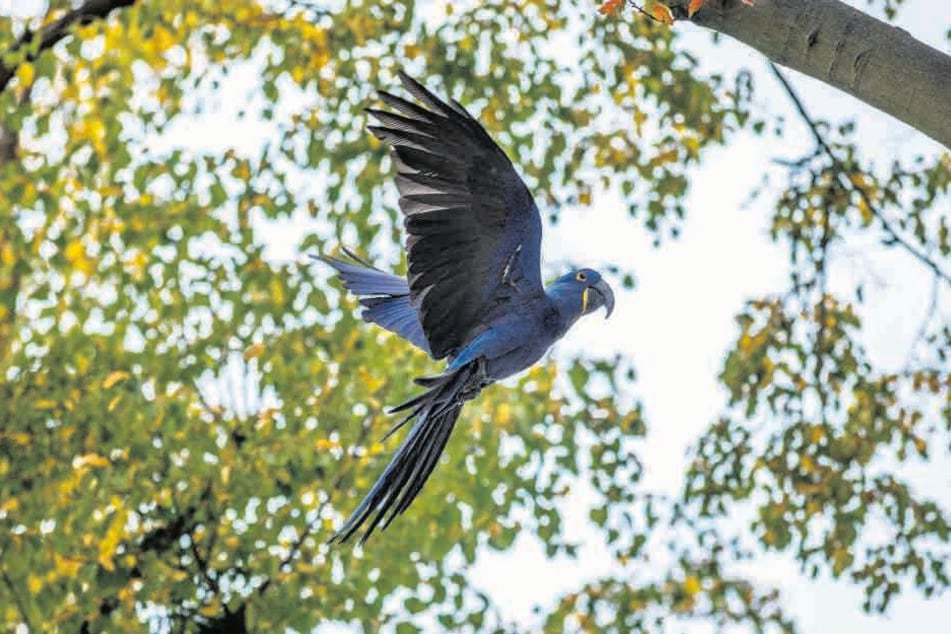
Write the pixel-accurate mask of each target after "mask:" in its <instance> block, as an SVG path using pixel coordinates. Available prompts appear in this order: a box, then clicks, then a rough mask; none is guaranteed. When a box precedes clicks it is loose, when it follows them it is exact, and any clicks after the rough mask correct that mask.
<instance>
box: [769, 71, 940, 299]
mask: <svg viewBox="0 0 951 634" xmlns="http://www.w3.org/2000/svg"><path fill="white" fill-rule="evenodd" d="M769 68H770V70H772V71H773V74H774V75H776V78H777V79H778V80H779V82H780V83H781V84H782V85H783V88H784V89H785V90H786V94H787V95H789V98H790V100H792V102H793V104H794V105H795V106H796V110H797V111H798V112H799V115H800V116H801V117H802V119H803V121H805V122H806V124H807V125H808V126H809V129H810V130H811V131H812V136H813V138H815V140H816V143H817V144H818V145H819V147H820V148H821V149H822V151H823V152H824V153H825V155H826V156H828V157H829V160H831V161H832V165H833V167H835V169H836V178H837V179H838V180H839V182H840V184H841V185H842V186H843V187H844V188H845V190H846V191H849V190H853V191H855V192H857V193H858V195H859V197H860V198H861V199H862V202H864V203H865V205H866V207H868V209H869V212H870V213H871V214H872V215H873V216H874V217H875V218H877V219H878V221H879V222H880V223H881V224H882V229H884V230H885V233H887V234H888V236H889V238H890V239H891V240H892V241H894V242H895V243H897V244H899V245H901V246H902V248H904V249H905V251H907V252H908V253H910V254H911V255H913V256H914V257H915V258H917V259H918V260H920V261H921V262H922V263H923V264H924V265H925V266H927V267H928V268H929V269H931V270H932V271H934V274H935V275H936V276H937V277H939V278H941V279H942V280H944V281H945V282H947V283H948V284H951V274H948V273H946V272H945V271H944V270H942V269H941V267H940V266H938V263H937V262H935V261H934V260H932V259H931V258H930V257H929V256H928V254H927V253H923V252H922V251H920V250H919V249H917V248H916V247H915V245H913V244H912V243H911V242H909V241H908V240H907V239H906V238H905V237H903V236H902V235H901V234H900V233H899V232H898V230H897V229H895V228H894V227H893V226H892V224H891V222H889V220H888V218H886V217H885V215H884V214H883V213H882V212H881V210H879V209H878V207H877V206H876V205H875V204H874V203H873V202H872V197H871V196H870V195H869V194H868V192H867V191H865V187H863V186H861V185H859V184H857V183H854V182H852V181H851V180H849V179H848V178H846V176H845V175H846V173H847V172H848V171H849V170H848V169H847V168H846V166H845V165H844V164H843V163H842V161H840V160H839V157H838V156H836V155H835V152H833V151H832V148H830V147H829V144H828V143H826V140H825V139H824V138H823V136H822V134H821V133H820V132H819V128H818V127H817V126H816V123H815V121H813V119H812V117H810V116H809V113H808V112H806V108H805V106H804V105H803V103H802V100H801V99H800V98H799V95H798V94H796V91H795V89H793V87H792V85H791V84H790V83H789V81H788V80H787V79H786V77H785V75H783V73H782V71H781V70H779V67H778V66H776V64H774V63H773V62H770V63H769Z"/></svg>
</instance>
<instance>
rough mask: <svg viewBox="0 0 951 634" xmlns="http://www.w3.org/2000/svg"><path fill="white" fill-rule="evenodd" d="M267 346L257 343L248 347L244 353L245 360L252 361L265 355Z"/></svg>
mask: <svg viewBox="0 0 951 634" xmlns="http://www.w3.org/2000/svg"><path fill="white" fill-rule="evenodd" d="M264 350H265V346H264V343H261V342H259V343H256V344H253V345H250V346H248V347H247V348H246V349H245V351H244V360H245V361H250V360H251V359H257V358H258V357H260V356H261V355H262V354H264Z"/></svg>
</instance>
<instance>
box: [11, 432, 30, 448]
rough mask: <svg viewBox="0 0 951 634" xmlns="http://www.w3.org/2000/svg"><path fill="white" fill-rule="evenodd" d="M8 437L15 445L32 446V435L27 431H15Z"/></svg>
mask: <svg viewBox="0 0 951 634" xmlns="http://www.w3.org/2000/svg"><path fill="white" fill-rule="evenodd" d="M6 437H7V438H9V439H10V441H11V442H13V444H14V445H29V444H30V435H29V434H28V433H26V432H25V431H15V432H11V433H9V434H6Z"/></svg>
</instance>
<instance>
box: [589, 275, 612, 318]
mask: <svg viewBox="0 0 951 634" xmlns="http://www.w3.org/2000/svg"><path fill="white" fill-rule="evenodd" d="M591 289H592V290H593V291H595V292H596V293H597V294H598V295H600V296H601V303H602V304H603V305H604V310H605V315H604V318H605V319H607V318H608V317H610V316H611V313H613V312H614V291H612V290H611V287H610V286H608V283H607V282H605V281H604V280H603V279H602V280H598V282H597V283H596V284H593V285H592V286H591Z"/></svg>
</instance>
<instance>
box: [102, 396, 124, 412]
mask: <svg viewBox="0 0 951 634" xmlns="http://www.w3.org/2000/svg"><path fill="white" fill-rule="evenodd" d="M121 400H122V395H121V394H116V395H115V397H113V399H112V400H111V401H109V405H108V406H107V407H106V410H108V411H110V412H111V411H113V410H115V408H116V407H118V406H119V401H121Z"/></svg>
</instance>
